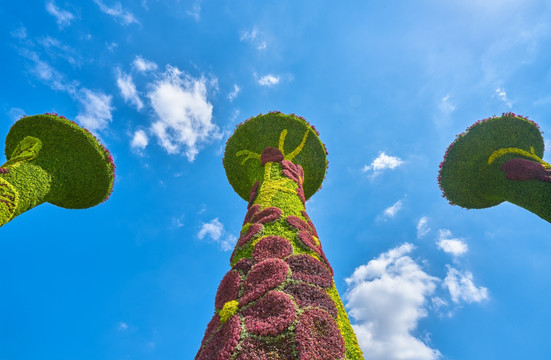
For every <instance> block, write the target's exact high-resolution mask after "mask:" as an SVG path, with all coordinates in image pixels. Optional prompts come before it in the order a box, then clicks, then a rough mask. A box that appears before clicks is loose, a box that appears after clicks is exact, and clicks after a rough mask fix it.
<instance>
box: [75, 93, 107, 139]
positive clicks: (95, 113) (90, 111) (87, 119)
mask: <svg viewBox="0 0 551 360" xmlns="http://www.w3.org/2000/svg"><path fill="white" fill-rule="evenodd" d="M111 99H112V96H111V95H106V94H104V93H102V92H96V91H92V90H89V89H86V88H82V89H81V90H80V91H79V93H78V95H77V100H78V101H79V102H80V103H81V105H82V106H83V107H84V109H83V110H82V111H81V112H79V114H78V115H77V117H76V119H77V120H78V122H80V123H81V124H82V126H84V127H85V128H87V129H88V130H103V129H105V128H106V127H107V125H108V124H109V123H110V122H111V120H112V119H113V116H112V115H111V111H112V110H113V107H112V106H111Z"/></svg>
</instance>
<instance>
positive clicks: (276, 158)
mask: <svg viewBox="0 0 551 360" xmlns="http://www.w3.org/2000/svg"><path fill="white" fill-rule="evenodd" d="M283 159H284V157H283V154H282V153H281V151H280V150H279V149H276V148H273V147H270V146H269V147H267V148H265V149H264V151H262V155H260V164H261V165H265V164H266V163H267V162H281V160H283Z"/></svg>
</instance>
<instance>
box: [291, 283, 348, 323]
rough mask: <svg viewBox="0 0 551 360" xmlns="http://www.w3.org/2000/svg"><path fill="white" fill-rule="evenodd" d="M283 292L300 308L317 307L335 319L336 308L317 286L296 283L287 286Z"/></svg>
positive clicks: (331, 300)
mask: <svg viewBox="0 0 551 360" xmlns="http://www.w3.org/2000/svg"><path fill="white" fill-rule="evenodd" d="M283 292H285V293H286V294H289V295H291V296H292V297H293V298H294V299H295V302H296V303H297V305H298V306H299V307H300V308H305V307H308V306H312V307H318V308H321V309H323V310H325V311H327V312H328V313H329V314H330V315H331V316H333V317H334V318H337V308H336V307H335V303H334V302H333V299H331V297H330V296H329V295H327V293H326V292H325V291H323V289H321V288H320V287H318V286H315V285H308V284H306V283H303V282H297V283H292V284H289V285H287V286H286V287H285V288H284V289H283Z"/></svg>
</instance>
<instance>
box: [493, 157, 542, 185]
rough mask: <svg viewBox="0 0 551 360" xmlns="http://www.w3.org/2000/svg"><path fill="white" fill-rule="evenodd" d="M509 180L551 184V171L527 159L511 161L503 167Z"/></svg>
mask: <svg viewBox="0 0 551 360" xmlns="http://www.w3.org/2000/svg"><path fill="white" fill-rule="evenodd" d="M501 170H503V171H505V176H506V177H507V179H509V180H520V181H527V180H540V181H545V182H551V171H550V170H547V169H546V168H545V167H544V166H543V165H542V164H539V163H537V162H535V161H530V160H527V159H521V158H516V159H511V160H509V161H507V162H506V163H505V164H503V165H502V166H501Z"/></svg>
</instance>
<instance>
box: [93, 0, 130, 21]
mask: <svg viewBox="0 0 551 360" xmlns="http://www.w3.org/2000/svg"><path fill="white" fill-rule="evenodd" d="M94 2H95V3H96V4H97V5H98V6H99V9H100V10H101V12H103V13H105V14H107V15H111V16H113V17H114V18H115V19H116V20H117V21H119V22H120V23H121V24H122V25H130V24H132V23H136V24H139V21H138V19H136V17H135V16H134V14H132V13H131V12H129V11H127V10H125V9H123V8H122V5H121V3H120V2H116V3H115V4H114V5H113V6H112V7H109V6H107V5H105V4H104V3H103V1H101V0H94Z"/></svg>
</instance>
